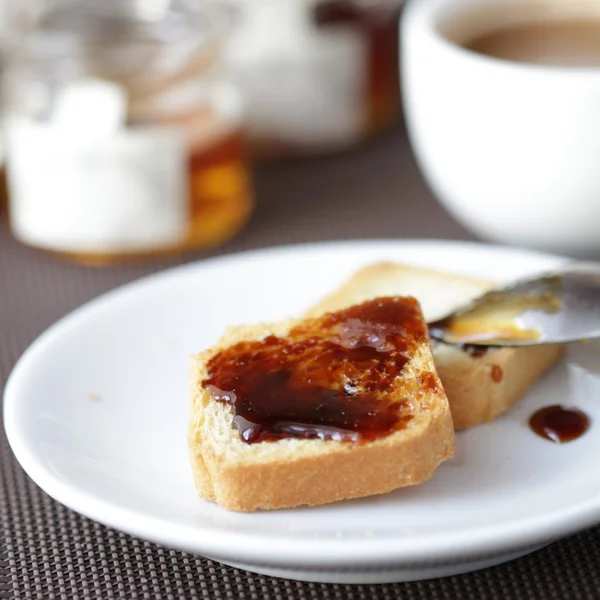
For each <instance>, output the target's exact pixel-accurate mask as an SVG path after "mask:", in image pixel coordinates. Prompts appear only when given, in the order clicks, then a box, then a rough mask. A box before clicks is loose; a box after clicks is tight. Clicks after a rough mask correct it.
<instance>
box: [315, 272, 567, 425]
mask: <svg viewBox="0 0 600 600" xmlns="http://www.w3.org/2000/svg"><path fill="white" fill-rule="evenodd" d="M493 286H494V284H493V283H492V282H490V281H483V280H479V279H473V278H470V277H463V276H460V275H453V274H449V273H440V272H437V271H433V270H429V269H422V268H417V267H411V266H407V265H402V264H393V263H378V264H374V265H371V266H368V267H365V268H364V269H361V270H360V271H359V272H358V273H356V274H355V275H354V276H353V277H352V278H351V279H350V280H349V281H347V282H346V283H345V284H343V285H342V286H341V287H340V288H339V289H338V290H337V291H335V292H334V293H333V294H331V295H330V296H328V297H327V298H325V299H323V300H322V301H321V302H320V303H319V304H317V305H316V306H315V307H314V308H312V309H310V310H309V311H308V313H307V316H310V317H314V316H318V315H320V314H323V313H325V312H327V311H331V310H339V309H341V308H344V307H347V306H351V305H353V304H356V303H360V302H364V301H365V300H368V299H370V298H374V297H381V296H394V295H411V296H414V297H415V298H417V300H418V301H419V303H420V305H421V308H422V310H423V315H424V317H425V320H426V321H427V322H432V321H435V320H437V319H440V318H442V317H444V316H446V315H447V314H448V313H450V312H451V311H452V310H454V309H456V308H459V307H460V306H462V305H464V304H466V303H467V302H469V301H470V300H472V299H474V298H476V297H477V296H479V295H481V294H483V293H484V292H486V291H488V290H489V289H491V288H492V287H493ZM432 351H433V357H434V362H435V366H436V369H437V372H438V374H439V376H440V379H441V380H442V384H443V386H444V389H445V391H446V394H447V396H448V401H449V403H450V409H451V411H452V418H453V420H454V427H455V428H456V429H466V428H468V427H472V426H474V425H477V424H479V423H483V422H486V421H491V420H493V419H495V418H496V417H497V416H499V415H501V414H502V413H504V412H505V411H507V410H508V409H509V408H510V407H511V406H512V405H513V404H514V403H515V402H516V401H517V400H518V399H519V398H521V397H522V396H523V395H524V394H525V392H526V391H527V390H528V389H529V387H530V386H531V385H532V384H533V383H535V382H536V381H537V380H538V379H539V377H540V376H541V375H542V374H543V373H544V372H545V371H547V370H548V369H549V368H550V367H552V366H553V365H554V364H555V363H556V362H557V361H558V360H559V358H560V357H561V356H562V353H563V347H562V346H559V345H548V346H537V347H530V348H519V349H513V348H502V349H496V348H490V349H488V350H478V349H477V348H475V347H472V348H466V349H459V348H456V347H453V346H449V345H446V344H442V343H438V342H433V344H432Z"/></svg>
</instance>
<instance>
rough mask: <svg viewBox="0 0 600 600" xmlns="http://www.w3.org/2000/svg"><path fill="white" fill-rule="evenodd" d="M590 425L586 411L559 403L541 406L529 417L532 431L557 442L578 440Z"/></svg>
mask: <svg viewBox="0 0 600 600" xmlns="http://www.w3.org/2000/svg"><path fill="white" fill-rule="evenodd" d="M589 426H590V419H589V417H588V416H587V415H586V414H585V413H584V412H582V411H580V410H577V409H576V408H564V407H562V406H559V405H553V406H545V407H543V408H540V409H539V410H537V411H536V412H534V413H533V415H531V417H530V419H529V427H531V429H532V431H534V432H535V433H537V434H538V435H539V436H541V437H543V438H546V439H547V440H550V441H552V442H556V443H557V444H564V443H566V442H571V441H573V440H576V439H577V438H579V437H581V436H582V435H583V434H584V433H585V432H586V431H587V430H588V428H589Z"/></svg>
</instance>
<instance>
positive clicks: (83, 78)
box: [5, 0, 253, 264]
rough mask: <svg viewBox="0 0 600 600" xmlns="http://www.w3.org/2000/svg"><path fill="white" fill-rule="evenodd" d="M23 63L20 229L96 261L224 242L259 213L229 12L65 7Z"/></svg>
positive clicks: (13, 209) (13, 90)
mask: <svg viewBox="0 0 600 600" xmlns="http://www.w3.org/2000/svg"><path fill="white" fill-rule="evenodd" d="M50 6H52V10H46V11H45V12H44V13H43V14H42V15H40V17H39V18H38V19H37V20H36V23H35V26H34V27H32V28H31V29H30V30H29V31H28V32H27V33H26V35H24V36H23V37H22V39H21V40H20V41H19V42H18V44H17V45H16V47H15V48H13V50H12V52H11V53H10V55H9V58H8V61H7V65H6V78H5V81H6V92H7V103H6V111H5V128H6V143H7V174H8V187H9V211H8V212H9V223H10V227H11V230H12V232H13V234H14V235H15V236H16V237H17V238H18V239H19V240H20V241H21V242H23V243H25V244H28V245H30V246H34V247H36V248H40V249H44V250H48V251H51V252H55V253H59V254H61V255H64V256H67V257H70V258H73V259H75V260H79V261H82V262H85V263H93V264H105V263H108V262H113V261H115V260H120V259H123V258H131V257H141V256H149V255H151V256H155V255H157V254H159V255H160V254H165V253H173V252H181V251H185V250H191V249H196V248H200V247H204V246H209V245H213V244H216V243H219V242H223V241H224V240H226V239H228V238H229V237H230V236H232V235H234V234H235V233H236V232H238V231H239V230H240V228H241V227H242V226H243V225H244V224H245V222H246V220H247V219H248V217H249V215H250V213H251V210H252V206H253V200H252V194H251V185H250V180H249V173H248V166H247V162H246V160H245V156H244V148H243V146H244V144H243V131H242V124H243V110H242V108H243V107H242V99H241V95H240V93H239V91H238V89H237V88H236V87H235V86H234V85H233V84H232V83H231V82H230V81H229V80H228V79H227V78H226V76H225V75H224V73H223V71H222V69H221V66H220V63H221V61H220V59H221V52H222V43H223V39H224V36H225V34H226V31H227V26H228V20H229V16H230V15H229V14H228V12H227V8H226V6H225V5H224V4H222V3H220V4H215V3H212V2H201V3H199V2H193V1H192V0H190V1H189V2H188V1H186V0H161V1H157V0H102V2H97V1H96V0H79V1H78V2H73V3H60V4H59V3H53V4H51V5H50Z"/></svg>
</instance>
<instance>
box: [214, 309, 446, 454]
mask: <svg viewBox="0 0 600 600" xmlns="http://www.w3.org/2000/svg"><path fill="white" fill-rule="evenodd" d="M428 341H429V337H428V332H427V325H426V324H425V322H424V321H423V317H422V315H421V311H420V308H419V305H418V303H417V301H416V300H414V299H413V298H401V297H394V298H379V299H376V300H372V301H369V302H365V303H363V304H360V305H357V306H352V307H350V308H347V309H345V310H340V311H337V312H333V313H327V314H325V315H323V316H322V317H319V318H317V319H310V320H306V321H304V322H302V323H301V324H300V325H297V326H296V327H294V328H293V329H292V330H290V332H289V333H288V334H287V335H286V336H285V337H277V336H274V335H270V336H268V337H266V338H265V339H263V340H259V341H244V342H240V343H237V344H235V345H233V346H230V347H229V348H227V349H225V350H223V351H221V352H219V353H218V354H216V355H215V356H213V357H212V358H211V359H210V361H209V363H208V376H207V377H206V378H205V380H204V381H203V385H204V387H205V388H206V389H207V390H208V391H209V392H210V393H211V394H212V396H213V398H214V399H215V400H217V401H221V402H226V403H228V404H230V405H231V406H232V408H233V411H234V424H235V426H236V427H237V429H238V430H239V432H240V435H241V438H242V439H243V440H244V441H245V442H247V443H255V442H264V441H276V440H279V439H282V438H290V437H293V438H302V439H324V440H327V439H332V440H337V441H367V440H373V439H376V438H380V437H384V436H387V435H389V434H390V433H392V432H394V431H396V430H398V429H402V428H404V427H406V425H407V423H408V422H409V421H410V420H411V419H412V418H413V416H414V411H415V406H414V403H413V402H414V400H411V399H414V397H415V394H417V393H418V392H419V390H421V391H422V390H423V389H427V390H428V391H431V390H434V389H435V388H438V386H439V380H438V378H437V376H436V375H434V374H432V373H423V374H421V375H420V377H406V378H405V379H403V378H402V375H403V368H404V367H405V365H406V364H407V363H408V362H409V361H410V359H411V357H412V356H413V354H414V352H415V349H416V348H417V347H418V346H419V345H421V344H427V343H428Z"/></svg>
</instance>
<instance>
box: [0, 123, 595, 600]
mask: <svg viewBox="0 0 600 600" xmlns="http://www.w3.org/2000/svg"><path fill="white" fill-rule="evenodd" d="M255 183H256V189H257V210H256V213H255V215H254V218H253V220H252V221H251V222H250V224H249V226H248V227H247V228H246V230H245V231H244V232H243V233H242V234H241V235H239V236H238V237H237V238H236V239H234V240H233V241H231V242H230V243H228V244H227V245H225V246H223V247H221V248H219V249H218V250H216V251H213V252H211V253H204V254H196V255H192V256H187V257H186V258H185V259H181V260H170V261H161V262H154V263H144V264H135V265H131V264H130V265H122V266H117V267H110V268H101V269H98V268H88V267H82V266H78V265H72V264H69V263H65V262H60V261H58V260H56V259H53V258H51V257H49V256H46V255H44V254H41V253H37V252H34V251H31V250H28V249H26V248H23V247H21V246H20V245H19V244H17V243H16V242H15V241H14V240H13V239H12V238H11V236H10V235H9V233H8V232H7V231H6V228H2V230H0V388H3V386H4V383H5V381H6V378H7V376H8V373H9V372H10V369H11V368H12V366H13V365H14V363H15V361H16V360H17V358H18V357H19V355H20V354H21V352H22V351H23V350H24V349H25V348H26V347H27V345H28V344H29V343H30V342H32V341H33V340H34V339H35V338H36V337H37V336H38V335H39V334H40V333H41V332H42V331H43V330H44V329H45V328H46V327H48V326H49V325H50V324H51V323H53V322H54V321H55V320H56V319H58V318H59V317H61V316H63V315H64V314H66V313H67V312H69V311H71V310H72V309H74V308H75V307H77V306H79V305H80V304H82V303H83V302H86V301H87V300H89V299H91V298H93V297H95V296H97V295H98V294H101V293H103V292H105V291H107V290H109V289H111V288H114V287H116V286H118V285H121V284H123V283H125V282H127V281H131V280H133V279H136V278H138V277H141V276H143V275H146V274H148V273H152V272H156V271H159V270H161V269H164V268H167V267H169V266H172V265H173V264H179V263H181V262H186V261H191V260H201V259H203V258H205V257H207V256H214V255H216V254H224V253H229V252H236V251H242V250H247V249H252V248H259V247H267V246H274V245H280V244H290V243H298V242H310V241H322V240H334V239H367V238H392V239H394V238H395V239H402V238H446V239H472V236H471V235H470V234H469V233H467V232H466V231H465V230H464V229H463V228H462V227H461V226H460V225H458V224H457V223H456V222H454V221H453V220H452V219H451V218H450V217H449V216H448V215H447V214H446V213H445V212H444V211H443V210H442V209H441V208H440V207H439V205H438V204H437V203H436V201H435V199H434V198H433V196H432V195H431V193H430V192H429V191H428V189H427V187H426V185H425V183H424V182H423V180H422V178H421V176H420V174H419V172H418V170H417V167H416V165H415V162H414V159H413V157H412V154H411V151H410V147H409V144H408V141H407V139H406V136H405V134H404V132H403V131H401V130H397V131H394V132H392V133H390V134H387V135H386V136H384V137H382V138H380V139H378V140H375V141H373V142H371V143H370V144H369V145H367V146H366V147H363V148H361V149H357V150H354V151H352V152H349V153H346V154H344V155H341V156H332V157H326V158H322V159H319V160H314V159H313V160H302V161H294V162H286V163H281V164H276V165H268V166H262V167H260V168H257V170H256V177H255ZM0 468H1V474H0V493H1V506H0V509H1V513H2V530H0V535H1V536H2V538H1V540H2V545H1V546H0V598H39V599H49V598H102V599H111V598H152V599H161V600H163V599H165V600H166V599H170V598H203V599H207V600H208V599H210V600H213V599H214V600H217V599H221V598H231V599H237V598H240V599H256V600H259V599H268V600H271V599H272V600H275V599H277V600H284V599H287V598H309V599H314V600H317V599H318V600H330V599H331V600H333V599H337V600H342V599H344V600H346V599H347V600H355V599H371V598H373V599H381V600H384V599H385V600H391V599H397V598H400V599H404V598H416V599H426V598H436V599H451V598H458V597H461V598H472V599H477V600H480V599H486V600H488V599H495V598H497V599H505V598H543V599H566V598H569V599H574V598H600V571H599V570H598V568H597V565H598V563H599V560H600V530H599V529H592V530H590V531H586V532H583V533H580V534H578V535H576V536H573V537H571V538H568V539H566V540H562V541H560V542H557V543H555V544H552V545H551V546H548V547H546V548H545V549H543V550H540V551H538V552H536V553H534V554H532V555H529V556H526V557H524V558H521V559H518V560H516V561H513V562H511V563H508V564H506V565H502V566H499V567H494V568H491V569H486V570H483V571H479V572H477V573H471V574H467V575H461V576H455V577H448V578H445V579H439V580H433V581H426V582H415V583H406V584H390V585H381V586H372V585H357V586H347V585H329V584H309V583H300V582H295V581H287V580H282V579H274V578H270V577H265V576H261V575H254V574H252V573H247V572H245V571H240V570H238V569H233V568H230V567H225V566H222V565H220V564H219V563H215V562H213V561H210V560H207V559H204V558H200V557H196V556H193V555H189V554H185V553H182V552H177V551H173V550H169V549H166V548H162V547H159V546H156V545H154V544H150V543H147V542H144V541H141V540H138V539H135V538H132V537H130V536H127V535H125V534H122V533H119V532H117V531H114V530H111V529H108V528H106V527H103V526H101V525H99V524H97V523H94V522H92V521H90V520H88V519H85V518H83V517H81V516H79V515H77V514H75V513H73V512H72V511H70V510H68V509H66V508H65V507H63V506H61V505H60V504H58V503H57V502H55V501H53V500H51V499H50V498H49V497H48V496H46V495H45V494H44V493H43V492H41V490H39V488H37V486H36V485H35V484H34V483H33V482H32V481H31V480H29V478H28V477H27V476H26V475H25V474H24V473H23V471H22V470H21V469H20V467H19V466H18V464H17V463H16V461H15V459H14V458H13V456H12V453H11V451H10V449H9V447H8V444H7V442H6V438H5V437H4V431H3V430H2V432H1V433H0Z"/></svg>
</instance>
